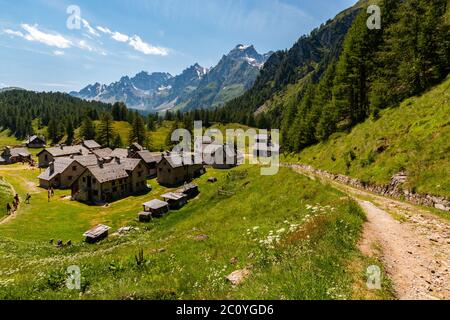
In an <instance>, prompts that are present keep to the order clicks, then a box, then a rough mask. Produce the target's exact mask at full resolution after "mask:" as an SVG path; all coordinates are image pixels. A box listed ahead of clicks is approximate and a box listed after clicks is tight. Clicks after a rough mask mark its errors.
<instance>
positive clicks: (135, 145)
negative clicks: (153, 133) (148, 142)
mask: <svg viewBox="0 0 450 320" xmlns="http://www.w3.org/2000/svg"><path fill="white" fill-rule="evenodd" d="M131 148H133V149H135V150H138V151H142V150H144V147H143V146H141V145H140V144H139V143H137V142H135V143H132V144H131Z"/></svg>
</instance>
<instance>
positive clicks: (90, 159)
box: [71, 154, 98, 167]
mask: <svg viewBox="0 0 450 320" xmlns="http://www.w3.org/2000/svg"><path fill="white" fill-rule="evenodd" d="M71 159H73V160H75V161H76V162H78V163H79V164H80V165H82V166H83V167H89V166H95V165H97V164H98V159H97V157H96V156H95V155H94V154H88V155H84V156H73V157H71Z"/></svg>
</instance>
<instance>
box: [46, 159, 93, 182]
mask: <svg viewBox="0 0 450 320" xmlns="http://www.w3.org/2000/svg"><path fill="white" fill-rule="evenodd" d="M97 162H98V160H97V157H96V156H95V155H87V156H71V157H63V158H56V159H55V161H54V162H52V163H50V165H49V167H48V168H47V169H46V170H45V171H44V172H43V173H41V174H40V175H39V177H38V179H39V186H40V187H41V188H45V189H48V188H49V187H53V188H57V189H69V188H70V186H71V185H72V183H73V182H74V181H75V180H76V179H78V177H79V176H80V175H81V174H82V173H83V172H84V170H85V169H86V167H88V166H92V165H96V164H97Z"/></svg>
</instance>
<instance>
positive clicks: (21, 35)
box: [3, 29, 24, 38]
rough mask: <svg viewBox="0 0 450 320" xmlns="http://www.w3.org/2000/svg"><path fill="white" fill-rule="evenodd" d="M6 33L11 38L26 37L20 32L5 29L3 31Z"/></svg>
mask: <svg viewBox="0 0 450 320" xmlns="http://www.w3.org/2000/svg"><path fill="white" fill-rule="evenodd" d="M3 32H4V33H6V34H9V35H11V36H16V37H22V38H23V37H24V35H23V33H22V32H20V31H15V30H11V29H4V30H3Z"/></svg>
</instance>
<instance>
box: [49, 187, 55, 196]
mask: <svg viewBox="0 0 450 320" xmlns="http://www.w3.org/2000/svg"><path fill="white" fill-rule="evenodd" d="M50 191H51V193H52V197H53V196H54V195H55V189H53V187H50Z"/></svg>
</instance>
